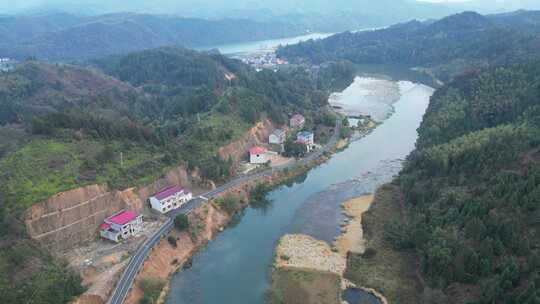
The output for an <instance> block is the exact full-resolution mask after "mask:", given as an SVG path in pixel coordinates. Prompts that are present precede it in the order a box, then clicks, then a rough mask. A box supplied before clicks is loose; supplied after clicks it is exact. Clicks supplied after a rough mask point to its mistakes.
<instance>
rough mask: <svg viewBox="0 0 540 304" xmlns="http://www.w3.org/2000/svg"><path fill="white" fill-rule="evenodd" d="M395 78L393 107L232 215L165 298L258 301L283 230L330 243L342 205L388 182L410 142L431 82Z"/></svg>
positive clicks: (172, 301)
mask: <svg viewBox="0 0 540 304" xmlns="http://www.w3.org/2000/svg"><path fill="white" fill-rule="evenodd" d="M360 79H361V78H360ZM396 83H397V88H398V90H399V94H400V97H399V98H398V100H396V102H395V103H394V104H393V105H392V113H394V114H392V115H391V116H390V117H389V118H387V119H386V120H385V121H384V123H383V124H381V125H379V126H378V127H377V128H376V129H375V130H374V131H373V132H372V133H370V134H369V135H367V136H365V137H363V138H361V139H359V140H356V141H353V142H352V143H350V145H349V146H348V147H347V148H346V149H345V150H343V151H342V152H340V153H337V154H335V155H333V156H332V157H331V158H330V159H329V160H328V161H327V162H326V163H324V164H321V165H320V166H318V167H316V168H314V169H312V170H311V171H309V172H308V173H307V174H306V175H305V176H301V177H300V178H299V179H297V180H296V181H294V182H291V183H289V184H286V185H283V186H281V187H279V188H277V189H275V190H273V191H271V192H270V193H268V194H267V196H266V200H268V201H271V202H272V203H271V204H270V205H269V206H267V208H262V209H261V208H252V207H248V208H247V209H246V210H245V211H244V212H243V213H242V214H240V215H238V220H237V221H236V222H235V223H234V225H232V226H231V227H229V228H228V229H226V230H225V231H224V232H222V233H220V234H219V235H218V236H217V237H216V238H215V239H214V240H213V241H211V242H210V243H209V244H208V246H207V247H206V248H205V249H204V250H202V251H200V252H199V253H197V254H196V255H194V257H193V262H192V265H191V267H190V268H189V269H185V270H183V271H181V272H179V273H177V274H176V275H175V276H174V277H173V279H172V282H171V284H170V292H169V294H168V296H167V303H169V304H183V303H189V304H216V303H224V302H225V303H252V304H263V303H265V302H266V300H267V297H268V290H270V287H271V280H270V277H271V270H272V265H273V261H274V250H275V246H276V245H277V244H278V242H279V240H280V238H281V237H282V236H284V235H286V234H304V235H308V236H309V237H311V238H313V239H316V240H319V241H324V242H326V243H327V244H329V245H330V244H332V242H333V241H334V239H335V238H336V237H338V236H339V235H340V234H341V227H340V224H341V223H343V221H344V219H345V218H346V216H345V215H344V214H343V213H342V208H341V204H342V203H343V202H345V201H347V200H350V199H353V198H355V197H358V196H361V195H363V194H366V193H374V192H375V190H376V189H377V188H378V187H380V186H381V185H383V184H385V183H388V182H390V181H391V180H392V178H393V176H394V175H396V174H397V173H398V172H399V171H400V169H401V161H400V160H402V159H404V158H405V157H406V156H407V155H408V154H409V153H410V151H412V150H413V149H414V145H415V141H416V138H417V132H416V129H417V128H418V126H419V125H420V122H421V119H422V116H423V114H424V111H425V109H426V108H427V105H428V102H429V98H430V96H431V95H432V94H433V89H432V88H430V87H427V86H424V85H421V84H416V83H411V82H408V81H399V82H396ZM345 98H347V97H345ZM357 101H358V102H361V101H362V100H360V99H357ZM347 271H348V270H346V271H345V274H347ZM338 279H339V275H336V280H338ZM321 280H322V281H324V279H323V278H321ZM357 285H359V286H366V285H363V284H362V285H360V284H357ZM334 286H336V285H334ZM336 288H338V289H339V290H341V289H340V288H341V286H339V285H337V287H336ZM338 289H336V290H338ZM383 293H384V292H383ZM334 296H336V297H339V294H338V293H336V294H334ZM375 300H376V299H375Z"/></svg>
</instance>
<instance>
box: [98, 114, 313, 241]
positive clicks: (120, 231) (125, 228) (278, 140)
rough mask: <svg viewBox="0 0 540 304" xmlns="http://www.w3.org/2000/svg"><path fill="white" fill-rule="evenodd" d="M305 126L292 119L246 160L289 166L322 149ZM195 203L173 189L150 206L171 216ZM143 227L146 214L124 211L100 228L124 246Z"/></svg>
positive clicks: (252, 166)
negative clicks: (288, 163) (123, 243)
mask: <svg viewBox="0 0 540 304" xmlns="http://www.w3.org/2000/svg"><path fill="white" fill-rule="evenodd" d="M305 124H306V118H305V117H304V116H303V115H301V114H294V115H292V116H291V117H290V119H289V124H288V126H284V127H283V128H279V129H275V130H273V132H272V133H271V134H270V135H269V136H268V142H267V143H266V144H264V145H263V144H261V145H257V146H253V147H251V148H250V149H249V151H248V155H247V160H246V163H247V164H248V165H249V166H250V167H249V168H250V170H253V169H256V168H258V167H260V166H263V167H264V166H271V165H274V164H282V163H286V162H288V161H291V160H292V159H291V156H295V157H299V156H303V155H305V154H306V153H309V152H311V151H313V150H316V149H319V148H320V146H319V145H317V144H316V143H315V135H314V133H313V132H310V131H306V130H304V127H305ZM287 143H291V144H292V145H293V146H294V149H295V151H292V152H291V151H287V149H290V147H287ZM285 156H287V157H285ZM250 170H249V171H250ZM192 199H193V193H192V192H191V191H190V190H189V189H186V188H183V187H181V186H180V185H171V186H168V187H166V188H163V189H161V190H160V191H158V192H157V193H155V194H154V195H152V196H151V197H149V198H148V200H147V203H148V206H149V207H150V208H151V210H152V211H153V212H155V213H156V214H167V213H169V212H171V211H173V210H176V209H179V208H181V207H183V206H184V205H185V204H187V203H188V202H189V201H191V200H192ZM143 227H144V226H143V215H142V214H138V213H136V212H134V211H130V210H121V211H120V212H117V213H115V214H113V215H111V216H109V217H107V218H106V219H105V220H104V221H103V223H101V225H100V226H99V232H100V236H101V237H102V238H103V239H106V240H109V241H112V242H115V243H120V242H122V241H124V240H127V239H129V238H131V237H133V236H137V235H139V234H140V233H142V232H143V229H144V228H143Z"/></svg>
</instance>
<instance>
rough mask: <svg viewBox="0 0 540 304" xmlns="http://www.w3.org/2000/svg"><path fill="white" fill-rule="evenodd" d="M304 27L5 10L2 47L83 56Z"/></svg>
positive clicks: (54, 56) (55, 57) (273, 34)
mask: <svg viewBox="0 0 540 304" xmlns="http://www.w3.org/2000/svg"><path fill="white" fill-rule="evenodd" d="M304 33H305V30H303V28H302V27H301V26H295V25H292V24H289V23H284V22H275V21H268V22H257V21H252V20H248V19H222V20H206V19H198V18H182V17H176V16H169V15H149V14H132V13H122V14H121V13H116V14H106V15H97V16H81V15H71V14H46V15H23V16H3V17H0V37H1V38H2V39H0V52H1V53H2V56H4V57H11V58H15V59H19V60H22V59H26V58H28V57H34V58H37V59H40V60H50V61H63V62H66V61H83V60H87V59H92V58H100V57H103V56H107V55H112V54H123V53H128V52H134V51H140V50H145V49H151V48H157V47H161V46H184V47H202V46H211V45H220V44H226V43H235V42H244V41H255V40H265V39H275V38H283V37H290V36H295V35H302V34H304Z"/></svg>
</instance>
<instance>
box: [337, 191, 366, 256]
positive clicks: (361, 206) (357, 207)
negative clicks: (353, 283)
mask: <svg viewBox="0 0 540 304" xmlns="http://www.w3.org/2000/svg"><path fill="white" fill-rule="evenodd" d="M373 199H374V196H373V195H365V196H360V197H357V198H354V199H351V200H348V201H346V202H344V203H343V204H342V206H343V213H344V214H345V216H347V218H346V220H345V223H343V225H342V227H343V228H342V232H343V233H342V234H341V235H340V236H338V237H337V239H336V241H335V242H334V247H335V248H336V249H337V251H338V252H339V253H340V254H341V255H342V256H345V257H346V256H347V255H348V254H349V252H350V253H354V254H362V253H364V251H365V250H366V246H365V243H366V241H365V239H364V231H363V228H362V215H363V214H364V213H365V212H366V211H368V210H369V208H370V207H371V204H372V203H373Z"/></svg>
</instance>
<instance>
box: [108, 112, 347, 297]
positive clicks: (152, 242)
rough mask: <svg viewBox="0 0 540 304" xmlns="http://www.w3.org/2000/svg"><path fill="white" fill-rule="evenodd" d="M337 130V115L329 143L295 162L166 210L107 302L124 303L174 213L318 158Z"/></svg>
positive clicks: (239, 179) (329, 145)
mask: <svg viewBox="0 0 540 304" xmlns="http://www.w3.org/2000/svg"><path fill="white" fill-rule="evenodd" d="M340 131H341V119H340V118H339V117H338V119H336V126H335V128H334V134H333V135H332V137H331V138H330V140H329V141H328V143H327V144H326V145H325V146H324V147H322V148H321V149H319V150H316V151H315V152H313V153H310V154H309V155H307V156H306V157H304V158H302V159H300V160H297V161H294V162H290V163H287V164H284V165H281V166H277V167H274V168H271V169H268V170H265V171H261V172H257V173H253V174H247V175H241V176H239V177H236V178H235V179H233V180H231V181H230V182H228V183H226V184H224V185H222V186H219V187H217V188H216V189H214V190H212V191H209V192H206V193H204V194H202V195H200V196H198V197H196V198H194V199H192V200H191V201H189V202H188V203H186V204H185V205H184V206H182V207H181V208H178V209H176V210H173V211H171V212H169V213H168V216H169V218H168V219H167V221H166V222H165V223H164V224H163V226H161V227H160V228H159V230H158V231H156V232H155V233H154V234H153V235H152V236H151V237H150V238H149V239H147V240H146V241H145V242H144V244H143V245H142V246H140V247H139V248H138V249H137V252H136V253H135V254H134V255H133V256H132V257H131V259H130V260H129V262H128V265H127V266H126V269H125V270H124V272H123V274H122V277H120V280H119V281H118V283H117V285H116V288H115V290H114V291H113V294H112V296H111V298H110V299H109V302H108V303H110V304H123V303H124V300H125V299H126V297H127V295H128V293H129V290H130V289H131V286H132V285H133V282H134V281H135V277H136V276H137V274H138V273H139V271H140V270H141V268H142V265H143V263H144V261H145V260H146V258H147V257H148V255H149V253H150V252H151V251H152V249H153V248H154V246H156V245H157V243H158V242H159V241H160V240H161V238H163V237H165V236H166V235H167V234H169V232H170V231H171V230H172V229H173V227H174V218H175V217H176V216H177V215H179V214H182V213H183V214H189V213H190V212H191V211H193V209H195V208H197V207H199V206H201V205H202V204H203V203H204V202H206V201H207V200H208V199H212V198H214V197H216V196H218V195H219V194H221V193H223V192H225V191H227V190H229V189H231V188H235V187H237V186H239V185H241V184H244V183H247V182H251V181H254V180H257V179H261V178H263V177H268V176H272V175H273V174H274V173H275V172H276V171H282V170H285V169H291V168H294V167H298V166H301V165H305V164H308V163H310V162H311V161H313V160H315V159H317V158H319V157H320V156H321V155H322V154H323V153H325V152H327V151H329V150H330V149H331V148H332V147H334V146H335V145H336V143H337V141H338V139H339V133H340Z"/></svg>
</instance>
